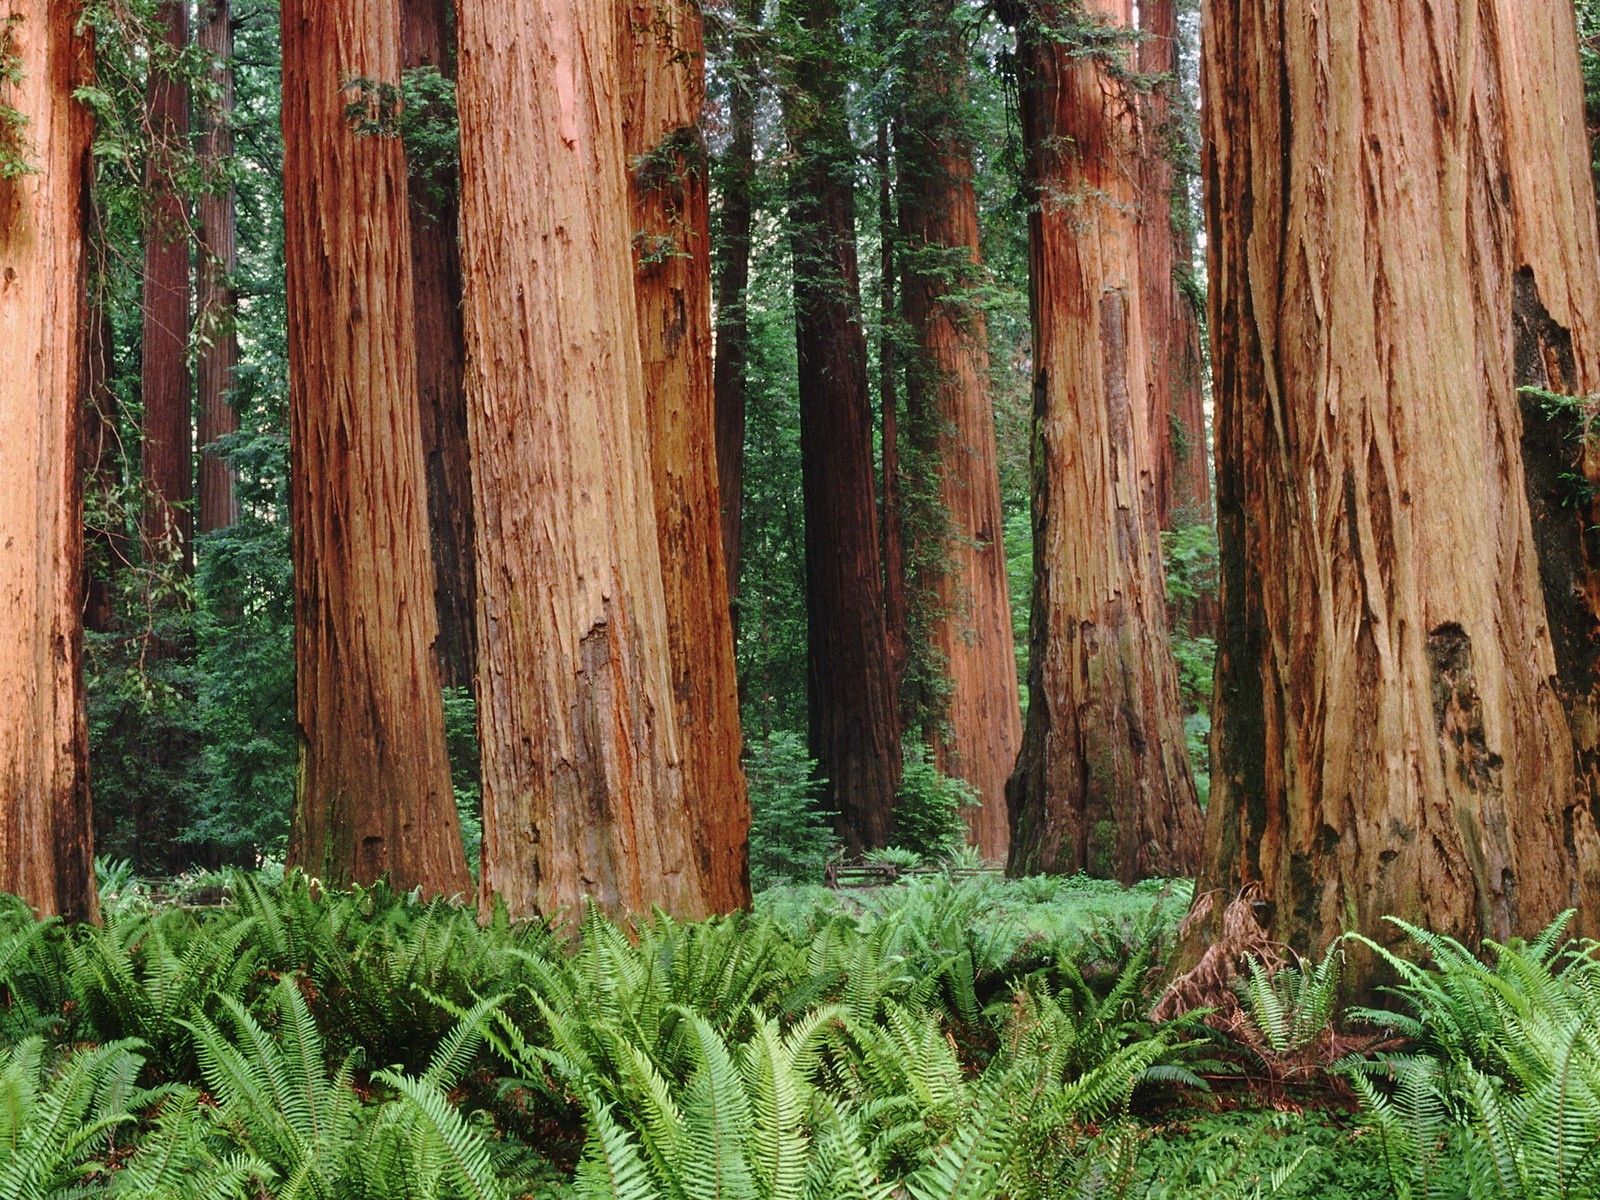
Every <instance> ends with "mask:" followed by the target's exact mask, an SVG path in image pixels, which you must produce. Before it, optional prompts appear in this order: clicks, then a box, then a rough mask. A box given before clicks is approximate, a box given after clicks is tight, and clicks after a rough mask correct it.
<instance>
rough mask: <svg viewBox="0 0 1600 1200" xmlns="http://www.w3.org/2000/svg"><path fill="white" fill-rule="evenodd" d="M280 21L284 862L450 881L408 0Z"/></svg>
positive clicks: (303, 7)
mask: <svg viewBox="0 0 1600 1200" xmlns="http://www.w3.org/2000/svg"><path fill="white" fill-rule="evenodd" d="M282 18H283V66H284V72H283V131H284V148H285V153H284V171H283V174H284V241H285V246H286V249H287V256H286V257H287V267H288V295H289V367H290V378H289V409H290V426H291V428H290V436H291V439H292V441H291V451H292V455H291V457H292V486H291V491H292V497H291V499H292V504H293V514H294V566H295V693H296V695H295V708H296V720H297V722H298V725H299V733H300V778H299V786H298V789H297V790H298V795H297V797H296V803H295V814H294V823H293V826H292V828H291V831H290V837H289V861H290V862H291V863H292V864H294V865H296V866H299V867H303V868H304V869H305V870H306V871H307V872H308V873H310V874H311V875H313V876H318V877H320V878H322V879H325V880H327V881H329V882H332V883H336V884H345V883H349V882H352V881H355V882H363V883H364V882H368V881H370V880H373V879H375V878H377V877H378V876H380V875H383V874H388V875H389V877H390V878H391V879H392V880H393V882H394V883H395V885H396V886H398V887H402V888H410V887H414V886H420V887H421V888H422V889H423V891H424V892H426V893H429V894H443V895H451V894H456V893H461V892H465V891H466V890H467V888H468V887H469V884H470V881H469V878H468V876H467V867H466V860H465V858H464V857H463V855H462V850H461V833H460V830H459V828H458V826H457V818H456V809H455V795H454V793H453V791H452V790H451V786H450V767H449V762H448V759H447V756H446V752H445V740H444V709H443V703H442V700H441V696H440V683H439V666H438V662H437V660H436V658H435V656H434V639H435V637H436V636H437V632H438V626H437V622H436V617H435V613H434V607H433V604H432V595H433V564H432V561H431V560H430V558H429V555H428V524H427V508H426V503H427V499H426V483H425V480H424V477H423V459H422V432H421V429H420V419H419V416H418V409H417V368H416V349H415V344H414V340H413V321H412V307H411V305H412V285H411V258H410V253H409V249H410V244H411V243H410V230H409V224H410V222H409V219H408V213H407V205H406V167H405V153H404V151H403V149H402V148H401V146H400V142H399V139H398V138H397V137H395V136H394V135H393V133H392V131H391V128H390V122H391V120H392V116H393V114H392V108H391V107H390V106H389V105H388V104H387V102H386V101H385V98H384V97H385V93H384V91H383V89H384V87H385V85H389V86H392V85H394V84H397V83H398V81H399V77H400V42H399V33H400V6H399V0H286V2H285V3H284V5H283V10H282ZM353 81H359V82H353ZM352 105H355V106H358V107H357V110H356V112H355V113H354V114H352V113H350V112H348V111H347V110H349V109H350V108H351V107H352Z"/></svg>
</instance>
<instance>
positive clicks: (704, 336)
mask: <svg viewBox="0 0 1600 1200" xmlns="http://www.w3.org/2000/svg"><path fill="white" fill-rule="evenodd" d="M619 3H620V6H621V9H622V14H623V17H622V19H623V21H624V23H625V24H624V28H623V29H622V44H621V46H620V48H619V49H620V53H619V58H620V60H621V62H622V64H623V78H624V80H625V81H626V87H625V89H624V99H623V125H622V128H623V146H624V151H625V153H626V154H627V160H628V163H629V166H630V175H629V187H630V193H631V197H632V201H633V230H634V234H633V244H634V258H635V263H634V281H633V282H634V300H635V306H636V310H637V313H638V320H639V339H640V342H639V346H640V355H641V358H642V366H643V368H644V392H645V400H646V407H645V419H646V430H647V433H648V440H649V446H650V470H651V477H652V482H653V484H654V492H655V513H656V537H657V539H658V541H659V544H660V557H661V576H662V584H663V591H664V595H665V600H666V606H667V642H668V649H669V651H670V653H671V657H672V697H673V702H674V705H675V708H676V713H677V719H678V732H679V736H680V737H681V739H682V741H681V746H682V751H683V772H684V774H683V781H684V782H683V786H684V792H685V795H686V797H687V799H688V801H689V802H690V803H691V804H692V805H693V806H694V809H695V813H696V816H697V818H698V819H697V821H696V823H695V836H696V845H697V848H698V850H699V854H700V867H701V872H702V874H703V876H704V879H705V889H706V897H707V899H708V901H709V903H710V905H711V907H712V909H713V910H715V911H719V912H721V911H730V910H733V909H737V908H743V907H745V906H746V905H748V904H749V903H750V865H749V845H748V842H749V832H750V804H749V799H748V796H747V795H746V791H745V780H744V771H743V768H742V767H741V766H740V765H739V756H740V752H741V750H742V748H743V737H742V735H741V733H740V729H739V683H738V672H737V670H736V668H735V665H734V657H733V624H732V619H731V609H730V607H729V591H728V575H727V566H726V564H725V562H724V560H723V542H722V523H721V518H722V509H721V494H720V492H719V490H718V484H717V456H716V403H715V396H714V393H713V380H712V361H711V208H710V195H709V191H708V187H707V183H708V181H707V179H706V149H705V142H704V139H703V138H702V137H701V134H700V127H699V121H700V112H701V109H702V108H703V107H704V104H705V49H704V39H703V36H702V30H701V18H700V11H699V9H698V7H696V6H695V5H694V4H693V3H692V0H671V2H669V3H663V0H619Z"/></svg>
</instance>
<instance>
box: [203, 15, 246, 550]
mask: <svg viewBox="0 0 1600 1200" xmlns="http://www.w3.org/2000/svg"><path fill="white" fill-rule="evenodd" d="M195 41H196V42H197V43H198V44H199V45H200V47H201V48H202V49H203V50H205V51H206V53H207V54H209V55H210V56H211V60H212V61H211V72H210V74H211V84H212V86H213V87H214V88H216V99H215V100H214V101H213V102H212V103H211V105H210V107H209V108H208V109H207V110H204V111H202V113H201V115H200V137H199V145H198V153H199V157H200V163H201V167H202V169H203V170H204V171H205V172H206V174H207V181H208V186H207V189H206V191H205V192H204V193H203V194H202V195H201V196H200V199H199V202H198V203H197V205H196V209H197V211H196V217H197V218H198V226H199V229H198V234H199V237H198V241H199V246H198V250H199V264H198V268H197V274H198V288H197V289H196V297H195V311H196V314H197V315H196V321H197V323H198V325H199V329H200V334H201V338H200V347H199V354H198V359H199V361H198V363H197V365H196V369H195V407H196V408H197V410H198V412H197V424H198V426H199V438H198V440H199V443H200V495H199V499H198V501H197V504H196V508H197V513H196V515H197V517H198V519H199V529H200V532H201V533H210V532H211V531H213V530H217V529H226V528H227V527H228V526H230V525H232V524H234V523H235V522H236V521H238V519H239V501H238V496H237V494H236V492H235V489H234V472H233V468H232V467H230V466H229V465H228V463H227V462H226V461H225V460H224V458H223V457H222V455H221V454H219V453H218V451H217V447H216V443H217V441H218V439H220V438H225V437H227V436H229V435H230V434H234V433H237V432H238V431H239V416H238V414H237V413H236V412H235V411H234V408H233V403H232V393H233V375H234V372H235V371H236V370H237V369H238V366H239V333H238V323H237V318H238V309H239V298H238V296H237V295H236V293H235V291H234V286H233V276H234V273H235V272H236V271H237V270H238V267H239V246H238V219H237V212H236V208H235V197H234V188H233V183H232V180H231V179H230V178H229V177H228V176H227V173H226V172H227V170H228V160H229V159H231V158H232V157H233V125H232V122H233V63H232V58H233V5H232V0H202V3H201V5H200V23H199V26H198V28H197V29H196V31H195Z"/></svg>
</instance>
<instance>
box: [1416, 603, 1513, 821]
mask: <svg viewBox="0 0 1600 1200" xmlns="http://www.w3.org/2000/svg"><path fill="white" fill-rule="evenodd" d="M1428 667H1429V675H1430V678H1431V679H1432V681H1433V716H1434V721H1435V722H1436V723H1437V724H1438V726H1439V737H1440V742H1441V745H1440V751H1441V753H1445V754H1446V758H1445V762H1446V766H1447V767H1448V766H1449V765H1450V756H1451V755H1450V753H1448V752H1453V756H1454V759H1455V763H1454V766H1455V770H1456V773H1457V775H1458V776H1460V778H1461V781H1462V782H1463V783H1465V784H1466V785H1467V786H1468V787H1470V788H1472V789H1473V790H1474V791H1476V792H1498V791H1499V790H1500V768H1501V766H1502V760H1501V758H1500V755H1498V754H1496V753H1495V752H1494V751H1493V750H1491V749H1490V748H1489V742H1488V735H1487V733H1486V731H1485V729H1484V725H1483V699H1482V697H1481V696H1480V695H1479V694H1478V680H1477V674H1476V672H1475V670H1474V667H1473V661H1472V638H1471V637H1470V636H1469V635H1468V634H1467V632H1466V630H1465V629H1463V628H1462V627H1461V626H1460V625H1457V624H1456V623H1454V622H1453V621H1452V622H1447V623H1445V624H1443V625H1439V626H1437V627H1436V628H1435V629H1434V630H1433V631H1432V632H1431V633H1429V634H1428Z"/></svg>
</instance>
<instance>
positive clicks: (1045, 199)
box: [1008, 0, 1200, 881]
mask: <svg viewBox="0 0 1600 1200" xmlns="http://www.w3.org/2000/svg"><path fill="white" fill-rule="evenodd" d="M1012 15H1013V16H1014V18H1015V23H1016V24H1017V25H1018V51H1019V69H1020V84H1019V87H1020V92H1021V100H1022V126H1023V141H1024V154H1025V158H1026V171H1027V179H1028V183H1029V185H1030V187H1031V189H1032V191H1033V194H1034V197H1035V201H1036V207H1035V209H1034V211H1033V214H1032V216H1031V217H1030V222H1029V232H1030V237H1029V250H1030V272H1029V274H1030V283H1031V286H1032V296H1033V323H1034V364H1033V366H1034V462H1033V474H1034V485H1033V510H1034V511H1033V526H1034V600H1033V621H1032V634H1031V643H1032V644H1031V654H1030V663H1029V688H1028V693H1029V707H1028V716H1027V722H1026V727H1025V730H1024V734H1023V745H1022V752H1021V755H1020V757H1019V759H1018V761H1017V768H1016V772H1015V774H1014V775H1013V776H1012V779H1011V782H1010V785H1009V789H1008V799H1009V803H1010V811H1011V858H1010V869H1011V870H1012V871H1013V872H1014V873H1029V872H1036V871H1052V872H1069V871H1076V870H1085V871H1088V872H1089V873H1091V874H1094V875H1099V876H1105V877H1114V878H1119V879H1122V880H1124V881H1130V880H1134V879H1138V878H1141V877H1145V876H1150V875H1180V874H1185V873H1187V872H1188V871H1189V870H1190V869H1191V868H1192V866H1193V864H1194V861H1195V855H1196V852H1197V850H1198V845H1199V832H1200V809H1199V805H1198V803H1197V801H1196V798H1195V791H1194V783H1193V779H1192V776H1191V774H1190V769H1189V762H1188V754H1187V751H1186V749H1185V737H1184V729H1183V719H1182V712H1181V707H1180V701H1179V693H1178V681H1177V671H1176V667H1175V665H1174V662H1173V658H1172V653H1171V650H1170V648H1169V644H1168V635H1167V615H1166V596H1165V586H1164V580H1163V575H1162V567H1161V545H1160V535H1159V530H1158V527H1157V523H1156V503H1155V478H1154V461H1155V450H1154V445H1153V438H1152V434H1151V430H1150V428H1149V421H1148V409H1147V405H1146V396H1147V383H1146V380H1147V376H1148V371H1149V365H1148V362H1147V355H1146V343H1145V336H1144V324H1143V315H1142V304H1141V298H1142V290H1141V282H1140V275H1139V265H1140V264H1139V252H1138V251H1139V247H1138V233H1139V231H1138V220H1137V212H1138V204H1137V200H1138V195H1137V178H1138V158H1139V137H1138V133H1139V131H1138V124H1137V118H1136V111H1137V105H1136V101H1135V99H1134V96H1133V95H1132V94H1131V91H1130V85H1129V84H1128V82H1127V81H1126V68H1127V67H1128V65H1129V64H1128V56H1129V54H1130V53H1131V51H1130V49H1129V41H1128V37H1129V34H1130V31H1131V17H1132V4H1131V0H1092V2H1087V3H1083V4H1081V5H1080V4H1059V3H1054V2H1053V0H1036V2H1033V3H1028V4H1023V5H1018V6H1016V11H1014V12H1013V14H1012Z"/></svg>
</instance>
